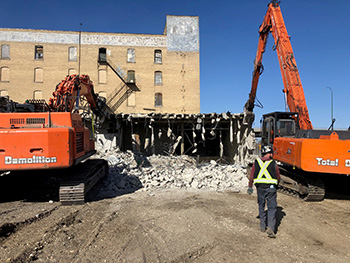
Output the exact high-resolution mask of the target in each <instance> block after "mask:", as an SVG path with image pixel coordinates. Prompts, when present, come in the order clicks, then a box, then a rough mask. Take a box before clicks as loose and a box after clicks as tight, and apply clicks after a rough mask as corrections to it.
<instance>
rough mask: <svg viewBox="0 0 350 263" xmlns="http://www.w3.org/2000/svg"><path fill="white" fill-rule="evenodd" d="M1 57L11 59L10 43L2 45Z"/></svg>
mask: <svg viewBox="0 0 350 263" xmlns="http://www.w3.org/2000/svg"><path fill="white" fill-rule="evenodd" d="M1 59H10V46H9V45H1Z"/></svg>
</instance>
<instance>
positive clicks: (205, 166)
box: [94, 113, 255, 197]
mask: <svg viewBox="0 0 350 263" xmlns="http://www.w3.org/2000/svg"><path fill="white" fill-rule="evenodd" d="M116 119H117V129H116V130H117V132H116V133H105V134H102V133H101V134H98V135H97V150H98V153H97V154H96V155H95V156H94V158H103V159H105V160H107V161H108V163H109V176H108V178H107V179H106V180H105V184H104V187H103V191H101V192H100V195H103V197H110V196H115V195H116V194H122V193H129V192H133V191H136V190H138V189H141V188H142V189H143V190H146V191H149V190H154V189H172V188H181V189H201V190H215V191H226V190H229V191H236V192H239V191H241V190H242V189H245V188H246V187H247V185H248V179H247V168H248V166H249V164H250V163H251V162H252V161H253V160H254V158H255V155H254V152H255V136H254V132H253V130H252V128H251V123H247V124H244V123H243V114H230V113H223V114H197V115H195V114H190V115H175V114H173V115H170V114H164V115H162V114H149V115H141V114H119V115H117V118H116Z"/></svg>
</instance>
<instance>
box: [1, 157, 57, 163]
mask: <svg viewBox="0 0 350 263" xmlns="http://www.w3.org/2000/svg"><path fill="white" fill-rule="evenodd" d="M56 162H57V157H46V156H35V155H34V156H33V157H29V158H13V157H12V156H5V164H7V165H9V164H32V163H56Z"/></svg>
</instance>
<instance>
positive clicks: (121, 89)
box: [98, 50, 140, 112]
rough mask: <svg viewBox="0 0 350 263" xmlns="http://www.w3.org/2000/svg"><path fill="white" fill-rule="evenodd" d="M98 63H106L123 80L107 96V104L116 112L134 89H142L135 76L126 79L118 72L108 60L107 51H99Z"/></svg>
mask: <svg viewBox="0 0 350 263" xmlns="http://www.w3.org/2000/svg"><path fill="white" fill-rule="evenodd" d="M98 63H99V64H100V65H106V66H108V67H110V68H111V69H112V71H113V72H114V73H115V74H116V75H117V76H118V77H119V78H120V80H121V81H122V82H121V83H120V84H119V85H118V86H117V87H116V88H115V89H114V90H113V92H111V93H110V94H109V95H108V96H107V101H106V103H107V105H108V106H109V107H110V108H111V109H112V111H113V112H115V111H116V110H117V109H118V108H119V107H120V105H122V103H123V102H124V101H126V100H127V98H128V97H129V96H130V94H131V93H132V92H134V91H140V89H139V88H138V87H137V85H136V81H135V78H131V79H129V78H127V81H125V80H124V78H123V77H122V76H121V75H120V74H119V73H118V71H117V70H116V69H114V68H113V67H112V66H111V63H110V62H109V61H108V60H107V54H106V52H103V51H102V52H101V50H100V52H99V56H98Z"/></svg>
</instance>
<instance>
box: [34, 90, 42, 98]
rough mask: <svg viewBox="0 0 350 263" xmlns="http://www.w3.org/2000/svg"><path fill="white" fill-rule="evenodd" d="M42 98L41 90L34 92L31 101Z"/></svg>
mask: <svg viewBox="0 0 350 263" xmlns="http://www.w3.org/2000/svg"><path fill="white" fill-rule="evenodd" d="M42 98H43V92H42V91H41V90H34V92H33V99H35V100H41V99H42Z"/></svg>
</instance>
